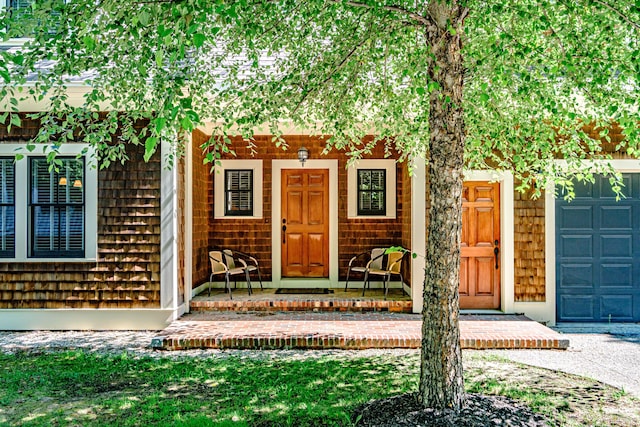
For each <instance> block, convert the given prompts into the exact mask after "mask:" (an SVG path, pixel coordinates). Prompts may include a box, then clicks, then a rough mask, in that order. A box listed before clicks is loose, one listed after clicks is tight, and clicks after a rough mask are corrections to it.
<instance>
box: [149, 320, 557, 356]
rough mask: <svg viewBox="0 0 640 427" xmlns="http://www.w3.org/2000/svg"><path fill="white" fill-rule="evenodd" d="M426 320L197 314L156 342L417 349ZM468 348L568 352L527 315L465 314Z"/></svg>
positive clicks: (161, 345)
mask: <svg viewBox="0 0 640 427" xmlns="http://www.w3.org/2000/svg"><path fill="white" fill-rule="evenodd" d="M421 326H422V317H421V315H419V314H408V313H390V312H364V313H353V312H343V311H341V312H311V311H305V312H301V311H295V312H274V311H246V312H238V311H226V312H215V311H209V312H205V311H199V312H194V313H191V314H187V315H185V316H183V317H182V318H181V319H179V320H177V321H175V322H173V323H172V324H171V325H170V326H169V327H167V328H166V329H165V330H164V331H162V332H160V333H159V335H158V336H156V337H155V338H153V339H152V343H151V346H152V347H153V348H157V349H164V350H184V349H193V348H217V349H346V350H361V349H366V348H419V347H420V341H421V336H422V333H421ZM460 335H461V336H460V343H461V346H462V348H467V349H498V348H502V349H505V348H508V349H515V348H526V349H566V348H568V347H569V340H568V339H566V338H563V336H562V335H561V334H559V333H557V332H555V331H553V330H552V329H549V328H547V327H546V326H544V325H542V324H540V323H538V322H535V321H533V320H531V319H529V318H527V317H526V316H523V315H509V314H463V315H461V316H460Z"/></svg>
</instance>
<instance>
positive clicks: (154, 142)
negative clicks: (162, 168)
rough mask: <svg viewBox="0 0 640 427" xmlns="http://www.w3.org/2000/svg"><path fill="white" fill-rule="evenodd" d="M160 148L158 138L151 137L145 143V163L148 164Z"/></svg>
mask: <svg viewBox="0 0 640 427" xmlns="http://www.w3.org/2000/svg"><path fill="white" fill-rule="evenodd" d="M157 146H158V138H156V137H154V136H151V137H149V138H147V139H146V140H145V141H144V161H145V162H148V161H149V159H151V156H153V153H155V152H156V147H157Z"/></svg>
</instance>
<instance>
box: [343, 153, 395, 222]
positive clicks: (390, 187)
mask: <svg viewBox="0 0 640 427" xmlns="http://www.w3.org/2000/svg"><path fill="white" fill-rule="evenodd" d="M347 192H348V193H347V195H348V200H347V217H348V218H377V219H382V218H385V219H392V218H395V217H396V161H395V160H393V159H361V160H359V161H358V162H357V163H356V164H354V165H352V166H350V167H349V169H348V170H347Z"/></svg>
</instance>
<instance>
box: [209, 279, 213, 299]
mask: <svg viewBox="0 0 640 427" xmlns="http://www.w3.org/2000/svg"><path fill="white" fill-rule="evenodd" d="M212 280H213V274H211V275H209V283H208V288H209V296H211V281H212Z"/></svg>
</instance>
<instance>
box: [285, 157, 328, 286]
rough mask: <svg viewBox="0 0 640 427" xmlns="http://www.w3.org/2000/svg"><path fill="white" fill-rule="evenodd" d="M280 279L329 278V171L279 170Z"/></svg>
mask: <svg viewBox="0 0 640 427" xmlns="http://www.w3.org/2000/svg"><path fill="white" fill-rule="evenodd" d="M281 229H282V236H281V237H282V277H329V170H328V169H283V170H282V219H281Z"/></svg>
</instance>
